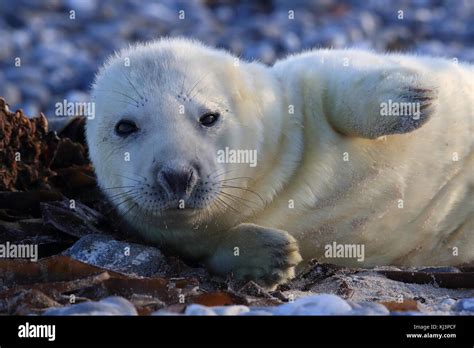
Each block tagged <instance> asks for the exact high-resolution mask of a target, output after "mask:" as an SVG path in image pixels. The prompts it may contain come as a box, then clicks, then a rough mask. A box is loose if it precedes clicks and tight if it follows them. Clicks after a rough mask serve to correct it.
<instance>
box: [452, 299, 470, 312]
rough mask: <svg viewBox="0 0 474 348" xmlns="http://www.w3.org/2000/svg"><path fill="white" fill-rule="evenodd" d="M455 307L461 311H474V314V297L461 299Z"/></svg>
mask: <svg viewBox="0 0 474 348" xmlns="http://www.w3.org/2000/svg"><path fill="white" fill-rule="evenodd" d="M455 309H456V310H457V311H459V312H472V313H473V314H474V297H471V298H463V299H461V300H459V301H458V302H457V303H456V306H455Z"/></svg>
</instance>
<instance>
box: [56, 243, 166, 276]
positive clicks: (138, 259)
mask: <svg viewBox="0 0 474 348" xmlns="http://www.w3.org/2000/svg"><path fill="white" fill-rule="evenodd" d="M64 254H65V255H67V256H70V257H72V258H74V259H76V260H79V261H82V262H84V263H87V264H90V265H93V266H98V267H101V268H105V269H108V270H111V271H115V272H120V273H125V274H135V275H139V276H143V277H149V276H151V275H154V274H156V273H158V272H159V271H160V269H162V267H164V265H165V259H164V256H163V254H162V253H161V252H160V250H158V249H157V248H154V247H151V246H145V245H141V244H135V243H127V242H122V241H117V240H114V239H113V238H112V237H109V236H104V235H97V234H90V235H86V236H84V237H82V238H81V239H79V240H78V241H77V242H76V243H75V244H74V245H73V246H72V247H70V248H69V249H68V250H66V251H65V252H64Z"/></svg>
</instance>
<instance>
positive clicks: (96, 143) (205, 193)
mask: <svg viewBox="0 0 474 348" xmlns="http://www.w3.org/2000/svg"><path fill="white" fill-rule="evenodd" d="M125 53H127V54H129V55H126V54H125ZM125 53H123V54H122V55H121V56H119V57H116V58H114V59H112V60H111V61H110V62H109V63H108V64H107V65H106V66H105V68H104V69H102V71H101V72H100V73H99V75H98V77H97V80H96V83H95V85H94V89H93V98H94V101H95V103H96V112H97V118H95V119H93V120H89V121H88V125H87V139H88V143H89V148H90V156H91V159H92V162H93V164H94V166H95V170H96V174H97V177H98V182H99V184H100V185H101V186H102V188H103V190H104V192H106V193H107V195H108V196H109V198H110V200H111V201H112V202H114V203H115V206H116V207H117V208H118V209H119V210H120V211H121V213H122V215H124V216H125V218H126V219H128V220H129V221H130V222H133V223H134V224H137V223H140V222H141V220H150V219H151V220H153V221H160V222H161V221H163V218H165V220H166V223H167V224H168V225H169V224H175V225H186V224H191V223H192V224H195V223H197V222H200V221H201V220H202V218H203V216H205V217H206V218H209V216H211V215H213V214H216V213H219V212H220V211H222V210H225V209H226V208H229V207H230V206H231V205H232V203H231V202H236V201H238V200H239V191H238V190H237V191H235V190H234V191H233V192H228V191H227V192H226V188H228V187H229V186H232V183H233V184H234V185H238V182H233V181H230V180H232V179H233V178H232V177H230V176H228V175H227V173H228V172H232V171H233V172H234V175H233V177H237V176H240V177H241V176H242V173H241V172H239V170H238V169H237V170H236V168H231V165H229V164H226V163H225V161H222V162H223V163H220V162H219V161H218V156H217V154H218V150H219V149H225V148H226V147H230V148H234V147H236V146H237V147H238V145H236V143H242V141H245V131H244V132H243V129H242V126H241V124H240V122H241V120H240V121H237V120H236V118H235V117H233V116H234V115H235V112H236V110H234V108H233V105H234V101H233V98H234V95H233V94H232V93H231V92H230V91H232V89H233V86H230V85H229V84H228V82H227V79H226V74H227V73H228V72H227V69H233V68H231V67H230V65H231V64H232V61H231V60H229V59H228V60H222V57H219V60H217V59H216V60H215V62H214V61H213V57H207V58H208V60H207V63H208V64H209V65H212V66H211V67H207V68H206V66H203V63H204V62H205V60H201V59H200V60H196V59H193V60H191V59H186V55H183V56H180V57H177V55H178V53H179V52H176V48H173V50H171V49H169V48H168V49H166V48H163V47H159V49H158V48H155V49H151V48H150V47H148V48H143V47H141V48H139V49H137V50H134V51H130V52H125ZM249 126H250V127H252V125H249ZM241 183H242V182H241ZM236 187H237V186H236ZM133 220H135V221H133Z"/></svg>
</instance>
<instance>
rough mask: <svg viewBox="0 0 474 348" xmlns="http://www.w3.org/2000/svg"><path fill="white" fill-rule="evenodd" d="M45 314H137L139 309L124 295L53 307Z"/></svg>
mask: <svg viewBox="0 0 474 348" xmlns="http://www.w3.org/2000/svg"><path fill="white" fill-rule="evenodd" d="M43 315H137V310H136V309H135V307H134V306H133V304H132V303H130V302H129V301H128V300H126V299H125V298H123V297H118V296H112V297H107V298H105V299H103V300H100V301H98V302H95V301H91V302H82V303H78V304H75V305H72V306H66V307H62V308H51V309H48V310H46V311H45V312H44V313H43Z"/></svg>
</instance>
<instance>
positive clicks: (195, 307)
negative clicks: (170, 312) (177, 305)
mask: <svg viewBox="0 0 474 348" xmlns="http://www.w3.org/2000/svg"><path fill="white" fill-rule="evenodd" d="M184 314H186V315H216V313H215V312H214V311H213V310H212V309H211V307H206V306H203V305H200V304H191V305H189V306H187V307H186V311H185V312H184Z"/></svg>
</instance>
